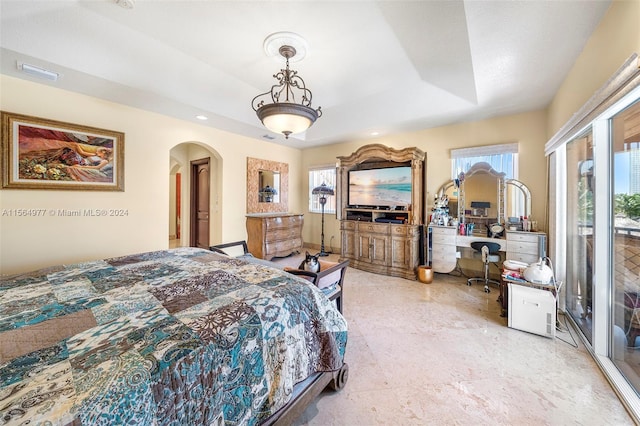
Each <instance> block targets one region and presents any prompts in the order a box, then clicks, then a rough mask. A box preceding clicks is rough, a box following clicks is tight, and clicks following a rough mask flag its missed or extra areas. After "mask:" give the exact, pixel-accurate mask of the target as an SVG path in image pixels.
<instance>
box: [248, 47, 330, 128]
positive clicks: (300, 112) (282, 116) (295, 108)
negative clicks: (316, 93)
mask: <svg viewBox="0 0 640 426" xmlns="http://www.w3.org/2000/svg"><path fill="white" fill-rule="evenodd" d="M279 52H280V54H281V55H282V56H284V58H285V59H286V68H285V69H283V70H280V72H279V73H277V74H275V75H274V76H273V77H274V78H275V79H276V80H278V84H274V85H273V86H271V90H269V91H267V92H265V93H261V94H259V95H258V96H256V97H255V98H253V101H251V106H252V107H253V110H254V111H255V112H256V114H257V115H258V118H259V119H260V121H262V124H264V126H265V127H266V128H267V129H269V130H271V131H272V132H275V133H282V134H283V135H284V136H285V138H287V139H288V138H289V135H291V134H295V133H301V132H304V131H305V130H307V129H308V128H309V127H311V125H312V124H313V123H315V121H316V120H317V119H318V117H321V116H322V110H321V108H320V107H318V109H313V108H311V96H312V95H311V90H309V89H307V87H306V85H305V83H304V80H303V79H302V77H300V76H299V75H298V72H297V71H293V70H291V69H289V59H291V58H293V57H294V56H295V55H296V49H295V48H294V47H292V46H288V45H284V46H281V47H280V49H279ZM267 102H268V103H267Z"/></svg>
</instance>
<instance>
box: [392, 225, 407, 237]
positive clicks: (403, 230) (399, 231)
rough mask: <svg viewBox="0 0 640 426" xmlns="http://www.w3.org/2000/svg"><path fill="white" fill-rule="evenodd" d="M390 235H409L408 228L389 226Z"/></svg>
mask: <svg viewBox="0 0 640 426" xmlns="http://www.w3.org/2000/svg"><path fill="white" fill-rule="evenodd" d="M391 234H392V235H402V236H405V235H409V227H407V226H398V225H391Z"/></svg>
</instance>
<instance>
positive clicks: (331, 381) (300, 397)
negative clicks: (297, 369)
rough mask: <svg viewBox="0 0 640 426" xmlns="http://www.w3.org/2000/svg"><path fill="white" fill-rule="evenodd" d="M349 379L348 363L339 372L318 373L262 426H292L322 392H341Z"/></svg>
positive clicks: (304, 383)
mask: <svg viewBox="0 0 640 426" xmlns="http://www.w3.org/2000/svg"><path fill="white" fill-rule="evenodd" d="M348 379H349V365H348V364H347V363H344V364H342V367H341V368H340V369H339V370H336V371H328V372H325V373H316V374H314V375H312V376H310V377H309V378H307V379H306V380H304V381H302V382H300V383H298V384H297V385H296V386H295V388H294V390H293V397H292V398H291V401H289V403H288V404H287V405H285V406H284V407H282V408H281V409H280V410H278V411H277V412H276V413H275V414H274V415H273V416H271V417H269V418H268V419H267V420H265V421H264V422H263V423H262V425H265V426H271V425H273V426H288V425H291V424H292V423H293V422H294V420H296V419H297V418H298V417H300V416H301V415H302V413H304V410H306V409H307V407H308V406H309V404H311V402H313V400H314V399H315V398H316V397H317V396H318V395H320V392H322V391H323V390H324V389H325V388H327V387H329V388H330V389H332V390H334V391H339V390H341V389H342V388H344V386H345V385H346V383H347V380H348Z"/></svg>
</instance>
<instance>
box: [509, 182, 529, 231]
mask: <svg viewBox="0 0 640 426" xmlns="http://www.w3.org/2000/svg"><path fill="white" fill-rule="evenodd" d="M506 184H507V187H506V190H505V214H506V219H507V222H510V221H515V220H516V219H517V220H520V217H521V216H523V217H524V216H527V217H530V216H531V191H530V190H529V188H528V187H527V185H525V184H524V183H522V182H520V181H519V180H516V179H507V181H506Z"/></svg>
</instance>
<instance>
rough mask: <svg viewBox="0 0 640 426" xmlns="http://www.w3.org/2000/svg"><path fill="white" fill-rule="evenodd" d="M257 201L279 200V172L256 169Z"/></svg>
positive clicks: (272, 201)
mask: <svg viewBox="0 0 640 426" xmlns="http://www.w3.org/2000/svg"><path fill="white" fill-rule="evenodd" d="M258 179H259V183H258V188H260V189H259V192H258V194H259V196H258V202H259V203H279V202H280V190H281V189H280V172H279V171H275V170H258Z"/></svg>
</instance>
